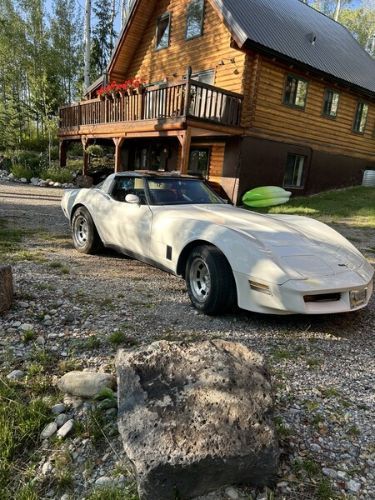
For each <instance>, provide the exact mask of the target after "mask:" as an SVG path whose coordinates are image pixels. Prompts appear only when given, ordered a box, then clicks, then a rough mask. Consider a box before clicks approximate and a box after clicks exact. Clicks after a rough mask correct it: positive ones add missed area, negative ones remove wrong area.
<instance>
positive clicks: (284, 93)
mask: <svg viewBox="0 0 375 500" xmlns="http://www.w3.org/2000/svg"><path fill="white" fill-rule="evenodd" d="M289 77H292V78H296V79H297V80H301V81H302V82H305V83H306V99H305V104H304V105H303V106H298V104H290V103H289V102H286V101H285V97H286V85H287V82H288V78H289ZM309 87H310V81H309V80H306V78H302V77H301V76H299V75H296V74H295V73H287V74H286V75H285V78H284V91H283V97H282V104H283V105H284V106H287V107H288V108H292V109H298V110H299V111H305V110H306V105H307V98H308V95H309Z"/></svg>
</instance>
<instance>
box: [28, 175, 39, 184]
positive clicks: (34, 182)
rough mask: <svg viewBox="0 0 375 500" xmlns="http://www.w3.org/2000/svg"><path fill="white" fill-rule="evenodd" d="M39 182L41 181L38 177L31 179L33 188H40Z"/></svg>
mask: <svg viewBox="0 0 375 500" xmlns="http://www.w3.org/2000/svg"><path fill="white" fill-rule="evenodd" d="M39 182H40V179H38V178H37V177H31V179H30V183H31V184H32V185H33V186H38V185H39Z"/></svg>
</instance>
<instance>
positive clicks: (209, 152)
mask: <svg viewBox="0 0 375 500" xmlns="http://www.w3.org/2000/svg"><path fill="white" fill-rule="evenodd" d="M194 151H202V152H203V151H205V152H207V172H206V173H205V174H204V175H203V174H201V173H192V171H191V170H190V162H191V157H192V153H193V152H194ZM211 156H212V147H211V146H200V145H199V144H197V145H193V144H192V145H191V148H190V152H189V166H188V175H201V177H202V178H203V179H206V180H207V179H208V178H209V176H210V165H211Z"/></svg>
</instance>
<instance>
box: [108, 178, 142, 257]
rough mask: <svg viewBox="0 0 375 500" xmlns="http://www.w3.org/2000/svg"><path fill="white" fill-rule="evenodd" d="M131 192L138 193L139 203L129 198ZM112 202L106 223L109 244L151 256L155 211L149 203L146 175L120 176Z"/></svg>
mask: <svg viewBox="0 0 375 500" xmlns="http://www.w3.org/2000/svg"><path fill="white" fill-rule="evenodd" d="M128 194H135V195H137V196H138V197H139V200H140V204H137V203H136V204H134V203H128V202H126V201H125V198H126V196H127V195H128ZM111 204H112V207H111V214H110V216H109V218H108V221H107V223H106V226H107V230H108V236H107V237H108V244H110V245H111V246H114V247H116V248H118V249H120V250H124V251H125V252H126V251H128V252H130V253H133V254H136V255H137V256H141V257H149V254H150V237H151V227H152V211H151V209H150V207H149V205H148V204H147V203H146V196H145V189H144V179H141V178H139V177H125V176H119V177H117V178H116V179H115V183H114V186H113V189H112V193H111Z"/></svg>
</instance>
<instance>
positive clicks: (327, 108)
mask: <svg viewBox="0 0 375 500" xmlns="http://www.w3.org/2000/svg"><path fill="white" fill-rule="evenodd" d="M339 99H340V94H339V93H338V92H335V91H334V90H331V89H326V91H325V93H324V105H323V114H324V116H327V117H329V118H336V116H337V110H338V107H339Z"/></svg>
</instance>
